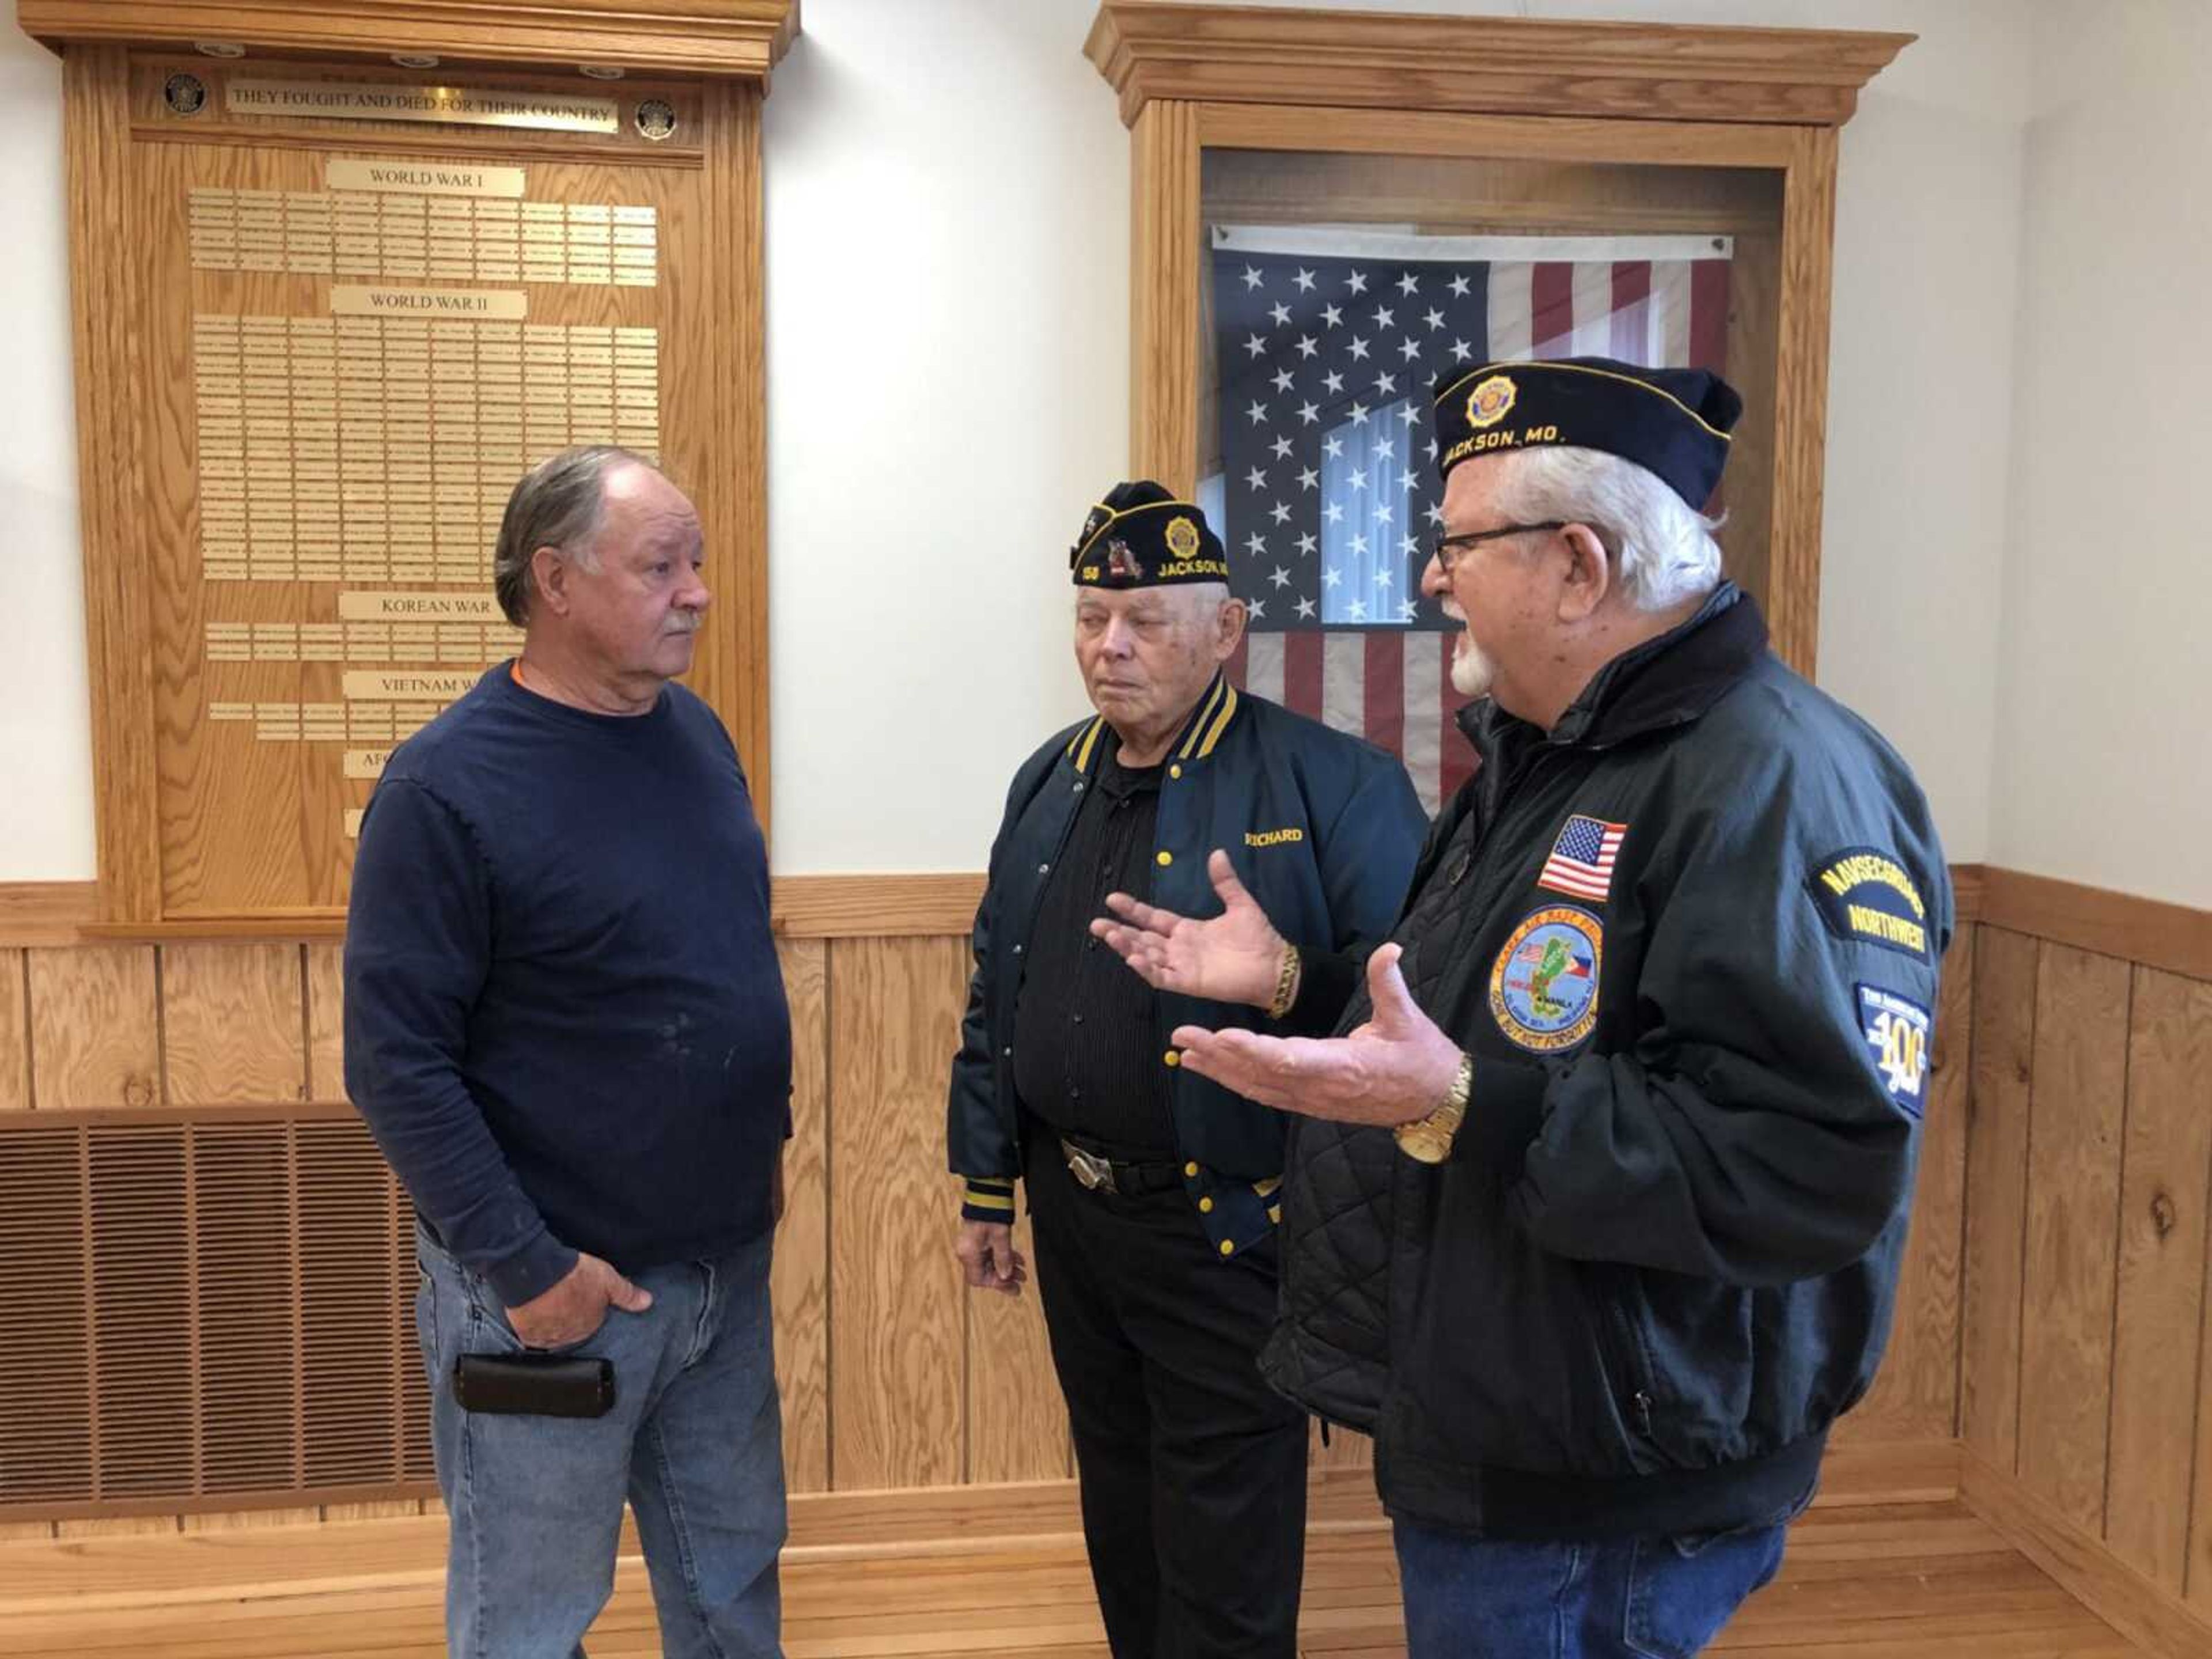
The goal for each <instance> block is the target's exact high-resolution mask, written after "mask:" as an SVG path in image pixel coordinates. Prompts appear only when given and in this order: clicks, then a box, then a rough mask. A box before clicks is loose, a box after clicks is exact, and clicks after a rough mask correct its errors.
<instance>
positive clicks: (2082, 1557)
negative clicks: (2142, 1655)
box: [1958, 1446, 2212, 1659]
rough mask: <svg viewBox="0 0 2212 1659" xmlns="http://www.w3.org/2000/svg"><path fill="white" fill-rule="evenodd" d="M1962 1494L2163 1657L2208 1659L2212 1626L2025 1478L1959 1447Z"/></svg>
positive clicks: (2081, 1597)
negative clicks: (2061, 1510) (2025, 1483)
mask: <svg viewBox="0 0 2212 1659" xmlns="http://www.w3.org/2000/svg"><path fill="white" fill-rule="evenodd" d="M1958 1455H1959V1495H1960V1498H1963V1499H1964V1500H1965V1501H1966V1507H1967V1508H1968V1509H1971V1510H1973V1511H1974V1513H1975V1514H1977V1515H1978V1516H1981V1517H1982V1519H1983V1520H1984V1521H1986V1522H1989V1523H1990V1526H1991V1527H1993V1528H1996V1530H1997V1532H1998V1533H2000V1534H2002V1536H2003V1538H2004V1540H2005V1541H2006V1542H2007V1543H2008V1544H2010V1545H2011V1546H2012V1547H2014V1548H2015V1549H2016V1550H2018V1551H2019V1552H2020V1553H2021V1554H2022V1555H2025V1556H2026V1557H2027V1559H2029V1560H2031V1561H2033V1562H2034V1563H2035V1565H2037V1566H2039V1567H2040V1568H2041V1569H2042V1570H2043V1571H2045V1573H2047V1574H2049V1575H2050V1577H2051V1579H2052V1580H2053V1581H2055V1582H2056V1583H2057V1584H2058V1585H2060V1586H2061V1587H2062V1588H2063V1589H2065V1590H2066V1592H2067V1593H2068V1594H2069V1595H2072V1596H2073V1597H2074V1599H2075V1601H2079V1602H2081V1605H2082V1606H2083V1607H2087V1608H2088V1609H2089V1611H2090V1612H2092V1613H2095V1614H2096V1615H2097V1617H2099V1618H2100V1619H2101V1620H2104V1621H2105V1622H2106V1624H2108V1625H2110V1626H2112V1628H2113V1629H2114V1630H2116V1631H2118V1632H2120V1634H2121V1635H2123V1636H2124V1637H2126V1638H2127V1639H2128V1640H2129V1641H2130V1642H2133V1643H2134V1644H2136V1646H2138V1647H2140V1648H2142V1650H2144V1651H2145V1652H2146V1653H2149V1654H2152V1655H2154V1656H2156V1659H2203V1656H2204V1655H2205V1654H2207V1653H2212V1622H2208V1621H2207V1620H2204V1619H2203V1618H2201V1617H2200V1616H2199V1615H2198V1614H2197V1612H2196V1611H2195V1610H2194V1609H2193V1608H2191V1607H2189V1606H2188V1604H2187V1603H2185V1602H2184V1601H2181V1600H2179V1598H2178V1597H2176V1596H2174V1595H2171V1594H2170V1593H2169V1592H2167V1591H2166V1589H2162V1588H2161V1587H2160V1586H2159V1585H2157V1584H2154V1583H2152V1582H2151V1581H2150V1580H2149V1579H2148V1578H2145V1577H2143V1576H2142V1574H2141V1573H2139V1572H2136V1571H2135V1570H2134V1569H2133V1568H2131V1567H2130V1566H2128V1565H2126V1564H2125V1563H2124V1562H2122V1561H2121V1560H2120V1559H2118V1557H2116V1556H2115V1555H2113V1554H2112V1552H2111V1551H2110V1550H2108V1549H2106V1547H2105V1546H2104V1543H2103V1541H2102V1540H2100V1539H2096V1538H2093V1537H2091V1536H2090V1535H2089V1534H2087V1533H2085V1532H2083V1531H2082V1530H2081V1528H2079V1527H2078V1526H2076V1525H2075V1523H2074V1522H2072V1521H2070V1520H2069V1519H2068V1518H2067V1517H2066V1516H2063V1515H2061V1514H2060V1513H2059V1512H2058V1510H2057V1509H2056V1508H2055V1507H2054V1506H2052V1505H2051V1504H2049V1503H2047V1502H2045V1500H2044V1499H2043V1498H2041V1497H2040V1496H2039V1495H2038V1494H2037V1493H2035V1492H2030V1491H2029V1490H2028V1489H2027V1487H2026V1486H2022V1485H2021V1483H2020V1481H2019V1480H2018V1479H2017V1478H2016V1477H2015V1476H2013V1475H2010V1474H2006V1473H2005V1472H2004V1471H2003V1470H2002V1469H1999V1468H1996V1467H1994V1466H1993V1465H1991V1464H1990V1463H1988V1462H1984V1461H1983V1459H1982V1458H1981V1457H1980V1456H1979V1455H1978V1454H1977V1453H1975V1452H1974V1451H1972V1449H1968V1448H1966V1447H1963V1446H1962V1447H1960V1449H1959V1453H1958Z"/></svg>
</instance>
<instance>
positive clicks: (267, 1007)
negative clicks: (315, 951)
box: [161, 944, 307, 1106]
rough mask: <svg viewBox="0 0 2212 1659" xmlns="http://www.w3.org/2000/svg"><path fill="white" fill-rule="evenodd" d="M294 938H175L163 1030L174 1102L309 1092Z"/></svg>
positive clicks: (169, 952) (166, 964)
mask: <svg viewBox="0 0 2212 1659" xmlns="http://www.w3.org/2000/svg"><path fill="white" fill-rule="evenodd" d="M305 995H306V990H305V987H304V986H303V984H302V982H301V965H300V946H298V945H273V944H272V945H167V946H165V947H163V949H162V952H161V1021H162V1024H161V1038H162V1048H163V1051H164V1055H163V1057H164V1060H166V1062H167V1063H166V1066H165V1070H166V1073H167V1079H168V1091H167V1100H168V1103H169V1104H170V1105H172V1106H218V1105H223V1104H226V1103H235V1102H248V1101H251V1102H263V1103H276V1102H279V1101H293V1100H305V1099H306V1098H307V1054H306V1052H305V1049H304V1044H305V1042H306V1040H307V1038H306V1033H307V1008H306V1004H305V1002H304V1000H303V999H304V997H305Z"/></svg>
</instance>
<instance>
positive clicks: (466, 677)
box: [345, 670, 483, 702]
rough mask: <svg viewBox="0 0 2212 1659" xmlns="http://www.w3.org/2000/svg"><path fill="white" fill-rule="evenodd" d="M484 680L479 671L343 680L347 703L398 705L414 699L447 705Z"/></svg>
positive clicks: (360, 676) (367, 676) (352, 676)
mask: <svg viewBox="0 0 2212 1659" xmlns="http://www.w3.org/2000/svg"><path fill="white" fill-rule="evenodd" d="M482 678H483V671H481V670H479V671H477V672H474V673H469V674H423V673H413V674H352V673H349V674H348V675H347V676H346V677H345V695H346V698H347V701H349V702H405V701H408V700H410V699H412V698H416V697H431V698H439V699H442V700H445V701H447V702H450V701H451V700H452V699H453V698H455V697H460V696H467V695H468V692H469V690H470V688H471V687H472V686H473V685H475V684H476V683H477V681H478V680H479V679H482Z"/></svg>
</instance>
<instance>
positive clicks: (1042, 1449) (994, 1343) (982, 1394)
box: [947, 1215, 1073, 1481]
mask: <svg viewBox="0 0 2212 1659" xmlns="http://www.w3.org/2000/svg"><path fill="white" fill-rule="evenodd" d="M947 1231H948V1232H949V1231H950V1224H949V1223H948V1224H947ZM1014 1248H1015V1249H1018V1250H1019V1251H1020V1252H1021V1253H1022V1256H1023V1259H1024V1261H1028V1262H1029V1264H1030V1282H1029V1284H1028V1285H1024V1287H1023V1290H1022V1293H1021V1294H1020V1295H1019V1296H1018V1297H1010V1296H1002V1295H1000V1294H999V1293H998V1292H997V1291H970V1290H968V1289H967V1288H966V1287H965V1286H964V1285H963V1288H962V1291H961V1295H962V1297H963V1299H964V1301H965V1303H966V1305H967V1312H968V1322H967V1338H968V1399H967V1413H968V1468H967V1478H968V1479H969V1480H971V1481H975V1480H1060V1479H1063V1478H1065V1477H1066V1476H1067V1475H1068V1474H1072V1473H1073V1463H1072V1458H1071V1453H1070V1450H1069V1446H1068V1438H1067V1407H1066V1402H1065V1401H1064V1400H1063V1399H1062V1397H1061V1395H1060V1379H1059V1377H1058V1376H1057V1375H1055V1374H1054V1370H1053V1368H1052V1349H1051V1346H1050V1344H1049V1343H1048V1341H1047V1340H1046V1338H1045V1329H1044V1303H1043V1298H1042V1297H1040V1296H1039V1295H1038V1294H1037V1286H1036V1253H1035V1251H1034V1249H1032V1244H1031V1239H1030V1219H1029V1217H1028V1216H1026V1215H1023V1216H1019V1217H1018V1218H1016V1219H1015V1222H1014Z"/></svg>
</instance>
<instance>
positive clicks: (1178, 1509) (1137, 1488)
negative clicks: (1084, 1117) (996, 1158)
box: [1025, 1121, 1306, 1659]
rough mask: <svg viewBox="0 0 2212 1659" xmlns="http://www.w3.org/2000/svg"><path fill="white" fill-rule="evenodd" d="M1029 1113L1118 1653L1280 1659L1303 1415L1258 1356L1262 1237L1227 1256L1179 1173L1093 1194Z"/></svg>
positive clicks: (1285, 1653)
mask: <svg viewBox="0 0 2212 1659" xmlns="http://www.w3.org/2000/svg"><path fill="white" fill-rule="evenodd" d="M1027 1127H1028V1130H1029V1133H1028V1135H1027V1141H1028V1147H1029V1153H1028V1162H1029V1168H1028V1170H1027V1172H1026V1173H1027V1179H1026V1182H1025V1184H1026V1186H1027V1188H1028V1189H1029V1200H1030V1221H1031V1225H1032V1228H1033V1230H1034V1232H1033V1237H1034V1245H1033V1249H1034V1252H1035V1255H1036V1270H1037V1281H1038V1289H1039V1291H1040V1292H1041V1293H1042V1296H1043V1297H1044V1316H1045V1326H1046V1328H1047V1330H1048V1332H1049V1334H1050V1335H1051V1339H1052V1358H1053V1365H1054V1369H1055V1370H1058V1372H1059V1373H1060V1389H1061V1392H1062V1393H1064V1394H1065V1395H1066V1397H1067V1414H1068V1420H1069V1423H1070V1425H1071V1426H1072V1427H1073V1431H1074V1437H1075V1459H1076V1467H1077V1472H1078V1474H1079V1475H1080V1477H1081V1481H1082V1488H1083V1536H1084V1541H1085V1544H1086V1545H1087V1546H1088V1547H1089V1550H1090V1554H1091V1580H1092V1582H1093V1583H1095V1584H1096V1585H1097V1589H1098V1607H1099V1611H1100V1612H1101V1613H1103V1615H1104V1617H1105V1621H1106V1636H1107V1640H1108V1641H1109V1643H1110V1644H1112V1647H1113V1650H1114V1653H1115V1659H1227V1656H1231V1655H1235V1656H1240V1659H1242V1656H1250V1659H1294V1656H1295V1654H1296V1652H1297V1620H1298V1587H1299V1583H1300V1580H1301V1578H1302V1577H1303V1576H1304V1568H1305V1520H1306V1422H1305V1417H1304V1413H1301V1412H1300V1411H1299V1410H1298V1409H1297V1407H1294V1406H1292V1405H1291V1404H1290V1403H1289V1402H1288V1401H1285V1400H1284V1399H1282V1398H1281V1397H1280V1396H1279V1395H1276V1394H1275V1393H1274V1392H1273V1390H1272V1389H1269V1388H1268V1387H1267V1384H1266V1383H1264V1382H1262V1381H1261V1377H1260V1372H1259V1368H1258V1364H1257V1359H1258V1356H1259V1352H1260V1346H1261V1343H1262V1342H1263V1341H1265V1340H1266V1339H1267V1333H1268V1330H1269V1328H1271V1327H1272V1326H1273V1323H1274V1318H1275V1245H1274V1243H1273V1240H1269V1241H1268V1242H1267V1243H1264V1244H1261V1245H1260V1246H1257V1247H1255V1249H1251V1250H1249V1251H1246V1252H1243V1253H1240V1254H1239V1255H1237V1256H1236V1257H1234V1258H1232V1259H1231V1260H1228V1261H1223V1260H1222V1259H1220V1258H1219V1257H1218V1256H1217V1255H1215V1254H1214V1253H1213V1250H1212V1247H1211V1246H1210V1245H1209V1244H1208V1243H1206V1235H1205V1233H1204V1232H1203V1231H1201V1230H1200V1226H1199V1223H1198V1218H1197V1217H1196V1216H1195V1215H1194V1214H1193V1213H1192V1212H1191V1204H1190V1199H1189V1197H1188V1195H1187V1194H1185V1193H1184V1191H1183V1190H1182V1188H1181V1186H1180V1185H1177V1186H1174V1187H1170V1188H1166V1189H1165V1190H1162V1191H1155V1192H1151V1193H1146V1194H1140V1195H1138V1196H1134V1197H1125V1196H1119V1195H1116V1194H1109V1193H1101V1192H1091V1191H1087V1190H1085V1188H1082V1187H1080V1186H1079V1185H1078V1184H1077V1183H1076V1181H1075V1178H1074V1176H1072V1175H1071V1174H1069V1172H1068V1170H1067V1166H1066V1162H1065V1161H1064V1159H1063V1158H1062V1157H1061V1155H1060V1141H1059V1138H1058V1136H1057V1135H1056V1134H1054V1133H1053V1131H1051V1130H1050V1129H1049V1128H1048V1127H1045V1126H1044V1125H1042V1124H1041V1123H1037V1122H1035V1121H1031V1122H1030V1124H1029V1125H1028V1126H1027Z"/></svg>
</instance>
